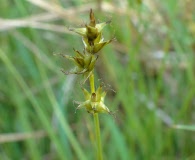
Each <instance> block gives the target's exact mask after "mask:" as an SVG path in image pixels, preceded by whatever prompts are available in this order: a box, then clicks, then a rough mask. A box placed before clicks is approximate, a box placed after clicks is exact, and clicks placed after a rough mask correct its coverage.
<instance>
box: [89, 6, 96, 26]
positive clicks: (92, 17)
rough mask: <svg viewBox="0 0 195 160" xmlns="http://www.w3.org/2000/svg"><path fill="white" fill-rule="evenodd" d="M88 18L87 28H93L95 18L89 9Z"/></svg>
mask: <svg viewBox="0 0 195 160" xmlns="http://www.w3.org/2000/svg"><path fill="white" fill-rule="evenodd" d="M89 18H90V23H89V26H91V27H95V17H94V13H93V10H92V9H90V13H89Z"/></svg>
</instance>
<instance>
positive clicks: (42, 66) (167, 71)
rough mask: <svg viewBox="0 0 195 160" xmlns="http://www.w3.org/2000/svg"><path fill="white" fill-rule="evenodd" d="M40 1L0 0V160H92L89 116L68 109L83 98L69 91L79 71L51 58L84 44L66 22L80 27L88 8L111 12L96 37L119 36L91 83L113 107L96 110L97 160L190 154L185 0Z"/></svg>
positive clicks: (192, 88)
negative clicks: (73, 72)
mask: <svg viewBox="0 0 195 160" xmlns="http://www.w3.org/2000/svg"><path fill="white" fill-rule="evenodd" d="M36 2H37V3H36ZM39 2H41V0H28V1H25V0H20V1H16V0H15V1H11V0H2V2H1V5H0V14H1V20H0V22H1V26H0V75H1V78H0V132H1V133H0V159H4V160H12V159H34V160H39V159H40V160H42V159H47V158H48V157H49V158H50V159H52V160H59V159H62V160H66V159H67V160H69V159H82V160H85V159H94V155H95V153H94V149H93V148H94V146H95V138H94V137H95V135H94V128H93V123H92V121H93V120H92V117H91V116H90V114H87V113H86V111H84V110H77V111H76V113H75V110H76V107H77V105H76V104H75V103H73V102H74V100H79V101H83V99H84V97H83V95H82V91H81V90H78V89H76V90H75V88H76V87H77V88H80V82H81V81H82V79H81V78H82V77H79V78H78V77H75V76H74V75H71V76H65V75H64V74H63V73H62V72H61V71H60V68H61V66H62V68H71V66H72V64H71V63H69V62H68V60H66V59H60V58H59V57H56V56H53V53H60V54H61V53H62V54H66V55H70V56H74V52H73V51H72V48H73V47H74V46H77V47H76V49H78V50H82V48H83V44H82V43H81V42H80V38H78V37H77V36H73V35H71V34H73V32H70V31H69V30H68V27H67V28H66V27H65V26H71V27H75V26H77V25H78V24H79V23H80V24H83V25H85V24H84V23H83V21H82V19H84V22H86V21H87V20H88V19H87V18H86V17H85V16H86V15H88V12H89V10H90V7H91V8H93V11H94V12H95V15H96V17H97V19H100V22H104V21H108V19H110V17H108V16H111V17H112V23H111V24H109V25H110V26H109V27H105V29H104V31H103V35H104V37H105V39H111V38H112V37H116V39H117V41H114V42H111V43H110V44H109V45H106V46H105V47H104V49H103V50H102V51H101V53H98V55H99V59H101V60H99V59H98V61H97V63H96V66H95V68H96V73H95V76H96V79H98V78H102V79H101V80H100V81H99V82H97V83H96V84H95V86H96V88H98V87H97V86H99V85H100V83H101V84H103V87H104V89H105V90H106V91H107V96H106V99H105V104H107V107H108V108H109V109H110V110H111V111H113V112H115V115H114V116H113V117H112V116H108V115H104V114H102V115H100V124H101V134H102V135H101V136H102V146H103V152H104V156H103V157H104V159H112V160H118V159H121V160H129V159H138V160H139V159H140V160H142V159H144V160H151V159H193V157H195V153H194V148H193V146H194V145H195V137H194V132H193V131H195V129H194V128H195V127H194V126H195V125H194V124H193V123H194V108H195V101H194V97H195V76H194V73H195V72H194V62H195V61H194V51H195V48H194V44H195V40H194V35H195V29H194V28H195V27H194V26H195V24H194V17H195V14H194V11H195V9H194V5H192V4H193V3H194V2H193V0H189V1H185V2H184V1H182V0H178V1H176V0H169V1H152V0H151V1H150V0H149V1H147V3H146V2H144V1H132V0H130V1H119V0H118V1H115V3H113V2H112V1H102V3H103V4H102V5H104V7H103V8H102V10H101V11H99V10H98V4H97V3H94V4H91V5H88V1H86V2H85V3H83V4H82V1H75V2H74V3H73V2H71V1H58V0H56V1H52V0H51V1H50V2H49V1H44V2H45V3H48V2H49V6H50V7H47V5H46V4H45V3H43V4H42V5H40V4H39ZM54 2H55V3H56V4H55V5H53V3H54ZM124 2H127V4H123V3H124ZM56 6H58V7H56ZM62 6H63V7H64V8H65V10H61V9H63V8H61V7H62ZM74 9H75V10H74ZM32 16H33V17H32ZM79 17H82V18H81V20H79V19H80V18H79ZM105 17H108V18H105ZM78 18H79V19H78ZM16 19H17V20H18V21H16ZM105 19H107V20H105ZM113 33H114V35H113ZM105 42H108V41H105ZM113 90H115V91H116V93H115V92H113ZM178 128H180V129H178ZM189 130H190V131H189ZM39 131H43V132H44V134H43V135H42V136H38V134H37V133H40V132H39ZM16 133H17V134H21V135H22V138H21V139H19V138H18V137H17V135H16ZM24 133H30V134H31V137H30V138H29V137H28V136H26V135H24ZM9 134H12V135H13V137H12V138H13V139H12V138H10V135H9ZM6 137H8V139H6Z"/></svg>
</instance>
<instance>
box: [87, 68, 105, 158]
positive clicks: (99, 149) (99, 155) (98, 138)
mask: <svg viewBox="0 0 195 160" xmlns="http://www.w3.org/2000/svg"><path fill="white" fill-rule="evenodd" d="M89 83H90V88H91V93H94V92H95V85H94V73H93V72H92V74H91V75H90V77H89ZM93 118H94V125H95V134H96V145H97V146H96V147H97V159H98V160H103V155H102V145H101V134H100V123H99V115H98V113H93Z"/></svg>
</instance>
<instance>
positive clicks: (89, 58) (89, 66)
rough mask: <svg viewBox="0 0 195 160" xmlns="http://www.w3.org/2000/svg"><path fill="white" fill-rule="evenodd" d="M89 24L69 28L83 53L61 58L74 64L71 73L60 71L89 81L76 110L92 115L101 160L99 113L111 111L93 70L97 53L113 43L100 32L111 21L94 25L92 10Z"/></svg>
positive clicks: (76, 52) (83, 89)
mask: <svg viewBox="0 0 195 160" xmlns="http://www.w3.org/2000/svg"><path fill="white" fill-rule="evenodd" d="M89 19H90V22H89V23H88V24H85V26H84V27H83V28H70V29H69V30H70V31H73V32H75V33H77V34H79V35H80V36H81V37H82V41H83V44H84V50H83V52H80V51H78V50H75V49H74V52H75V56H69V55H63V54H60V55H61V56H62V57H64V58H67V59H69V60H71V61H72V62H74V64H75V67H74V68H73V69H72V70H71V71H65V70H63V69H62V72H63V73H65V74H67V75H68V74H82V75H83V77H84V78H83V81H82V84H84V83H85V82H86V81H87V80H89V84H90V91H88V90H87V89H85V88H84V87H83V86H84V85H82V91H83V94H84V97H85V100H84V101H83V102H77V104H78V107H77V109H82V108H84V109H86V111H87V112H88V113H90V114H92V115H93V117H94V125H95V134H96V142H97V159H98V160H102V159H103V155H102V145H101V136H100V124H99V116H98V115H99V113H107V114H111V111H110V110H109V109H108V107H107V106H106V105H105V103H104V98H105V96H106V92H105V91H104V90H103V87H102V85H100V86H99V87H98V88H97V89H96V88H95V85H94V84H95V79H94V69H95V64H96V62H97V60H98V52H99V51H100V50H101V49H102V48H103V47H104V46H105V45H107V44H109V43H110V42H112V41H113V39H111V40H108V41H104V38H103V34H102V30H103V28H104V27H105V26H106V25H107V24H109V23H110V22H111V21H107V22H103V23H96V19H95V16H94V13H93V11H92V9H91V10H90V13H89Z"/></svg>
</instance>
